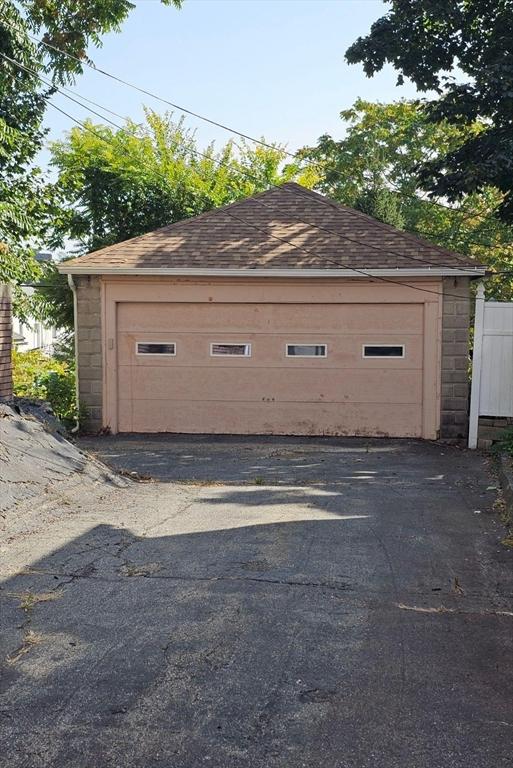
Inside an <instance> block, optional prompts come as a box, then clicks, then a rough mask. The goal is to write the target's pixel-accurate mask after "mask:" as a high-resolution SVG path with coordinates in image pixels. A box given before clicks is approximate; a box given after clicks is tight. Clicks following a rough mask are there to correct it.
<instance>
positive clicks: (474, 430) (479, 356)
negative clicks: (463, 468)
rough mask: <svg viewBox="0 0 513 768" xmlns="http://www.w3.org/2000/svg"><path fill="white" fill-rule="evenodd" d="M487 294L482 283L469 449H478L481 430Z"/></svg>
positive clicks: (477, 305)
mask: <svg viewBox="0 0 513 768" xmlns="http://www.w3.org/2000/svg"><path fill="white" fill-rule="evenodd" d="M484 310H485V292H484V284H483V282H482V281H481V282H480V283H479V286H478V288H477V294H476V315H475V320H474V353H473V355H472V385H471V390H470V418H469V425H468V447H469V448H472V449H474V448H477V436H478V430H479V401H480V399H481V366H482V363H483V332H484Z"/></svg>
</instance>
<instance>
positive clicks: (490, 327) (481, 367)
mask: <svg viewBox="0 0 513 768" xmlns="http://www.w3.org/2000/svg"><path fill="white" fill-rule="evenodd" d="M480 416H495V417H505V416H508V417H513V302H506V301H485V300H484V287H483V285H482V284H481V285H480V286H479V289H478V292H477V296H476V319H475V326H474V355H473V362H472V394H471V399H470V421H469V435H468V447H469V448H475V447H476V446H477V436H478V427H479V417H480Z"/></svg>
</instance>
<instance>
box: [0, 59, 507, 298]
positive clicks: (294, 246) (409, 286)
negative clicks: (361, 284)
mask: <svg viewBox="0 0 513 768" xmlns="http://www.w3.org/2000/svg"><path fill="white" fill-rule="evenodd" d="M0 55H1V56H2V57H3V58H4V59H6V60H8V61H10V62H11V63H13V64H15V65H16V66H18V67H20V68H22V69H29V71H30V68H26V67H25V66H24V65H22V64H20V63H19V62H16V61H15V60H14V59H11V58H10V57H8V56H6V55H5V54H3V53H1V52H0ZM36 75H37V76H38V77H39V78H40V79H41V81H42V82H46V83H47V84H48V82H47V81H45V80H44V78H42V77H41V76H40V75H39V74H37V73H36ZM50 85H51V84H50ZM53 87H55V88H56V90H58V91H60V92H61V93H63V91H62V90H61V89H60V88H58V87H57V86H53ZM63 95H64V96H66V98H69V99H71V100H72V101H74V102H75V103H77V104H79V105H80V106H82V107H83V108H85V109H88V110H89V111H92V112H94V114H96V115H98V116H99V117H101V118H102V119H107V118H105V117H104V116H103V115H101V114H99V113H98V112H96V111H95V110H91V109H90V108H89V107H86V106H85V105H84V104H82V103H81V102H80V101H78V100H77V99H76V98H74V97H71V96H68V95H67V94H66V93H63ZM88 101H89V102H90V103H94V104H95V105H96V106H98V107H99V108H100V109H103V107H102V106H101V105H98V104H97V103H96V102H93V101H92V100H90V99H88ZM49 104H50V106H52V107H53V108H54V109H56V110H57V111H59V112H60V113H61V114H63V115H65V116H66V117H68V118H69V119H70V120H72V121H73V122H75V123H76V124H78V125H80V126H81V127H82V128H83V129H85V130H87V131H89V132H90V133H92V134H94V135H95V136H96V137H97V138H99V139H100V140H101V141H103V142H105V143H107V144H110V142H109V141H108V139H106V138H105V137H104V136H102V134H100V133H99V132H97V131H96V130H94V129H93V128H91V126H88V125H87V124H85V123H83V122H82V121H80V120H78V119H77V118H75V117H74V116H73V115H70V114H69V113H68V112H66V111H65V110H63V109H61V108H60V107H58V106H57V105H55V104H53V103H52V102H49ZM106 111H110V112H112V110H106ZM113 114H117V113H113ZM118 116H119V115H118ZM109 122H110V123H111V124H112V125H114V126H115V127H116V128H117V129H119V130H121V131H124V132H126V133H128V132H127V131H125V129H123V128H122V127H121V126H119V125H117V124H116V123H114V122H113V121H110V120H109ZM189 150H190V151H191V152H193V153H195V154H199V155H201V156H203V157H207V158H208V159H209V160H211V161H213V162H216V163H218V164H220V165H225V166H227V165H228V164H226V163H222V161H217V160H216V159H215V158H212V157H211V156H208V155H205V154H204V153H201V152H199V151H197V150H195V149H193V148H191V147H189ZM153 170H156V169H153ZM238 170H239V172H242V173H243V174H244V173H246V175H248V174H247V172H246V169H238ZM160 175H161V176H162V177H163V178H165V180H166V181H167V180H168V179H167V177H166V176H164V174H160ZM252 178H253V180H254V181H258V182H259V181H260V179H258V178H257V177H255V176H252ZM270 186H272V187H274V188H277V189H278V188H280V187H279V186H277V185H270ZM285 191H289V190H285ZM291 194H294V193H292V192H291ZM298 194H302V193H298ZM304 196H307V197H308V199H312V198H311V197H310V196H309V195H308V193H307V194H306V195H304ZM253 202H257V203H258V204H260V205H264V207H267V208H270V209H271V210H276V208H277V207H276V206H269V205H267V204H265V203H262V201H261V200H260V201H256V200H254V201H253ZM317 202H319V203H322V204H326V205H329V206H332V207H335V208H336V207H337V206H336V204H334V203H331V202H329V201H327V200H323V199H321V198H320V199H319V200H318V201H317ZM282 210H283V209H282ZM223 212H224V213H227V211H226V209H225V210H224V211H223ZM286 213H287V215H289V216H290V215H291V214H290V212H289V211H287V212H286ZM228 215H231V216H232V218H238V217H235V216H234V215H233V214H228ZM354 215H356V216H358V215H359V214H358V213H357V212H355V213H354ZM292 216H293V218H295V219H296V220H297V221H301V222H302V223H304V224H307V225H308V226H310V227H314V228H317V229H319V230H324V231H326V232H328V233H329V234H331V235H334V236H335V237H338V238H339V239H342V240H348V241H351V242H355V243H358V244H359V245H363V246H364V247H369V244H368V243H363V242H362V241H360V240H357V239H355V238H351V237H349V236H347V235H341V234H340V233H339V232H336V231H335V230H332V229H328V228H326V227H321V226H319V225H317V224H314V223H312V222H308V221H306V220H305V219H302V218H300V217H298V216H297V215H296V214H292ZM239 220H240V221H241V222H243V223H245V224H246V225H248V226H251V227H253V228H255V229H259V227H258V226H256V225H254V224H253V223H252V222H248V221H246V220H243V219H240V218H239ZM267 234H270V233H267ZM271 237H273V238H275V239H277V240H282V241H283V242H286V243H288V244H289V245H291V246H292V247H293V248H296V249H299V250H303V251H304V252H306V253H308V254H309V255H313V256H314V257H315V258H317V259H321V260H324V261H326V262H327V263H332V264H334V265H336V266H338V267H340V268H342V269H349V270H350V271H353V272H356V273H358V274H361V275H363V276H365V277H366V278H369V279H371V280H380V281H383V282H389V283H393V284H395V285H403V286H405V287H408V288H412V289H414V290H418V291H422V292H424V293H433V294H436V295H439V293H438V292H437V291H432V290H429V289H426V288H420V287H419V286H414V285H410V284H408V283H404V282H402V281H399V280H396V279H390V278H384V277H382V276H378V275H372V274H370V273H369V272H366V271H364V270H361V269H357V268H354V267H348V266H347V264H344V263H343V262H339V261H336V260H334V259H330V258H329V257H325V256H321V255H319V254H315V253H314V252H313V251H308V250H306V249H304V248H303V247H301V246H297V245H296V244H295V243H293V242H291V241H290V240H285V239H283V238H279V237H276V236H275V235H272V234H271ZM370 247H373V248H376V249H377V250H379V251H380V252H388V253H392V254H394V255H396V256H399V257H400V258H407V259H410V260H412V261H414V262H417V263H418V262H421V263H427V264H429V265H430V266H435V267H440V266H442V267H443V266H445V267H446V268H448V269H453V270H455V269H457V268H456V267H455V266H454V265H444V264H440V263H435V262H428V261H426V260H424V259H422V258H420V257H413V256H408V255H406V254H401V253H399V252H398V251H393V250H391V249H381V248H379V247H377V246H370ZM441 250H443V249H441ZM494 274H498V273H494ZM446 295H451V296H454V297H455V298H459V299H461V296H458V295H456V294H446Z"/></svg>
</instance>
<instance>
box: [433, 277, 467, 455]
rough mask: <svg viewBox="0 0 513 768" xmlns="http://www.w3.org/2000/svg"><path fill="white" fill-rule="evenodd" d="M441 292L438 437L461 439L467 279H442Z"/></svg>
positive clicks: (463, 429) (463, 432) (464, 425)
mask: <svg viewBox="0 0 513 768" xmlns="http://www.w3.org/2000/svg"><path fill="white" fill-rule="evenodd" d="M443 291H444V299H443V314H442V403H441V411H442V412H441V420H440V437H442V438H452V439H460V440H461V439H464V438H466V436H467V431H468V406H469V402H468V398H469V388H470V384H469V377H468V367H469V357H468V348H469V325H470V280H469V278H468V277H457V278H454V277H446V278H444V281H443Z"/></svg>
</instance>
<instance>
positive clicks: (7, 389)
mask: <svg viewBox="0 0 513 768" xmlns="http://www.w3.org/2000/svg"><path fill="white" fill-rule="evenodd" d="M11 349H12V317H11V289H10V288H9V286H8V285H4V284H0V397H5V398H10V397H12V362H11Z"/></svg>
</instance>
